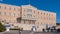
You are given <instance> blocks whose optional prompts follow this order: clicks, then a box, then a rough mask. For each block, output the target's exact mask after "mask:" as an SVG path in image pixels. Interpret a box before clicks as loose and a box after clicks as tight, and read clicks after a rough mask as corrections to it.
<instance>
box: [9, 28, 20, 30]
mask: <svg viewBox="0 0 60 34" xmlns="http://www.w3.org/2000/svg"><path fill="white" fill-rule="evenodd" d="M10 30H19V28H10Z"/></svg>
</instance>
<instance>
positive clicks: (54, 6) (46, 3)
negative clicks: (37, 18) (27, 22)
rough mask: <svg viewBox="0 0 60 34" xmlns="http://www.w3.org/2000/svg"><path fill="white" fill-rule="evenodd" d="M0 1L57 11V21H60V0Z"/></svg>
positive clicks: (1, 1) (0, 1) (1, 0)
mask: <svg viewBox="0 0 60 34" xmlns="http://www.w3.org/2000/svg"><path fill="white" fill-rule="evenodd" d="M0 3H4V4H10V5H16V6H21V5H28V4H31V5H32V6H34V7H36V8H37V9H39V10H45V11H50V12H56V22H57V23H60V0H30V3H29V0H0Z"/></svg>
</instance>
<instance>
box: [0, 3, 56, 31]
mask: <svg viewBox="0 0 60 34" xmlns="http://www.w3.org/2000/svg"><path fill="white" fill-rule="evenodd" d="M0 21H1V22H3V23H5V24H6V23H9V24H10V26H11V28H13V27H14V26H15V27H16V26H17V27H19V28H23V30H31V29H32V28H36V30H39V31H42V29H43V28H46V26H47V25H48V27H51V26H56V13H54V12H49V11H44V10H39V9H37V8H35V7H33V6H31V5H21V6H15V5H9V4H0Z"/></svg>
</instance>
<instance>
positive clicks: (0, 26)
mask: <svg viewBox="0 0 60 34" xmlns="http://www.w3.org/2000/svg"><path fill="white" fill-rule="evenodd" d="M5 30H6V28H5V26H4V25H2V23H1V22H0V32H3V31H5Z"/></svg>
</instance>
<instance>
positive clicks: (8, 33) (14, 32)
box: [0, 30, 60, 34]
mask: <svg viewBox="0 0 60 34" xmlns="http://www.w3.org/2000/svg"><path fill="white" fill-rule="evenodd" d="M0 34H60V32H33V31H21V32H19V31H18V30H15V31H9V32H1V33H0Z"/></svg>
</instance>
